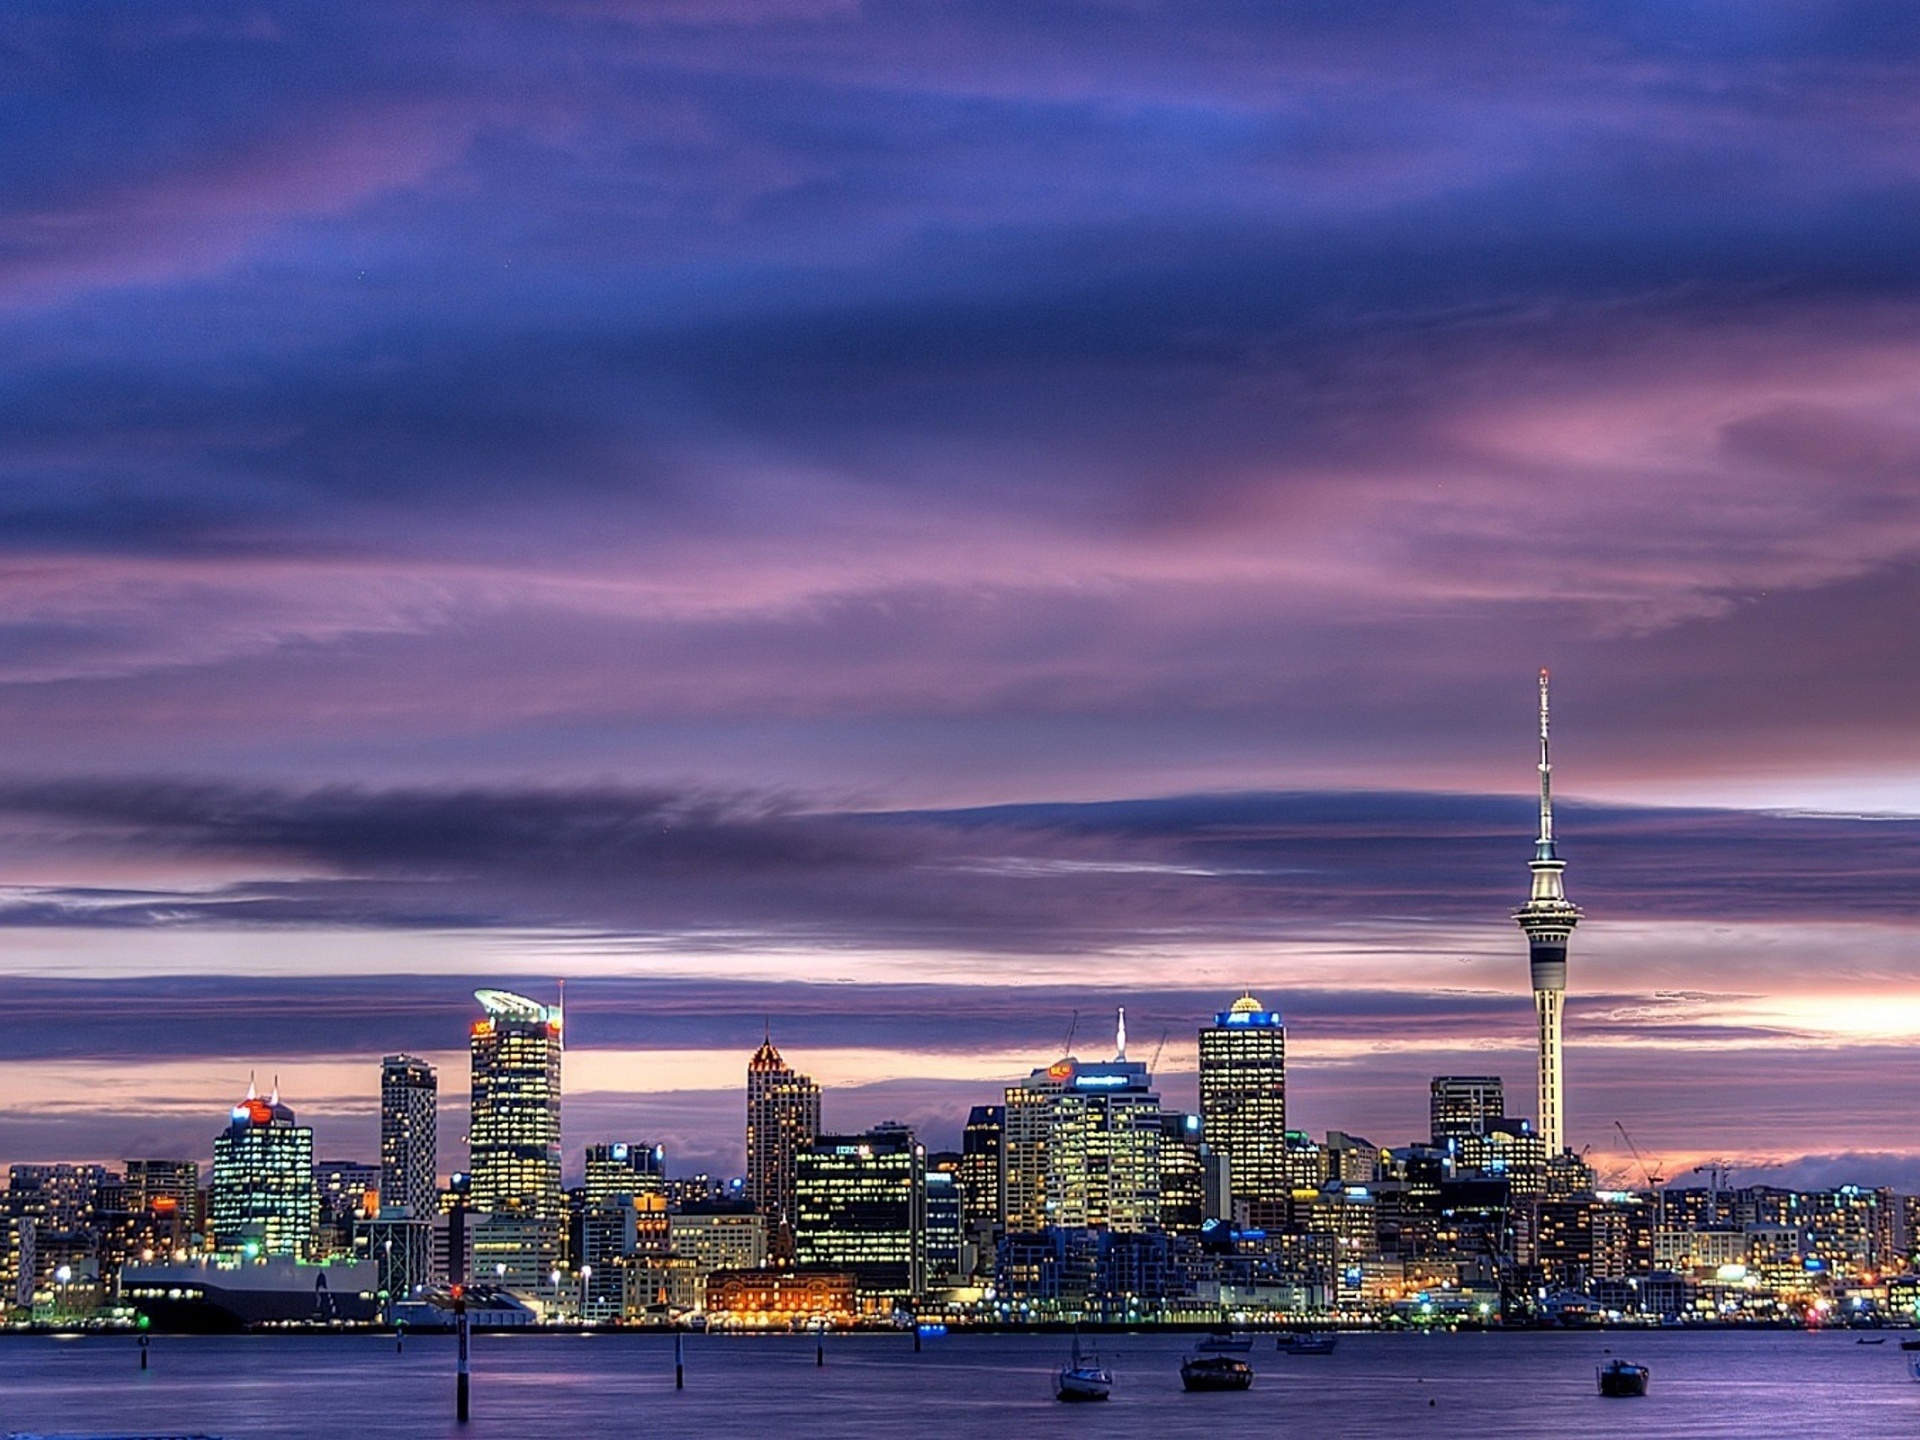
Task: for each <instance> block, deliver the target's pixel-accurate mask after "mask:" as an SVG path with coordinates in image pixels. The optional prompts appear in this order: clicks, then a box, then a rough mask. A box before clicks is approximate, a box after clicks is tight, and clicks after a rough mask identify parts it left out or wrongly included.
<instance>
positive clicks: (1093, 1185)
mask: <svg viewBox="0 0 1920 1440" xmlns="http://www.w3.org/2000/svg"><path fill="white" fill-rule="evenodd" d="M1005 1115H1006V1118H1005V1127H1006V1128H1005V1138H1004V1141H1003V1144H1004V1147H1005V1153H1006V1168H1005V1174H1006V1207H1007V1222H1006V1223H1007V1230H1008V1232H1009V1233H1012V1232H1015V1231H1037V1230H1042V1229H1047V1228H1050V1227H1051V1228H1064V1229H1075V1230H1081V1229H1086V1230H1118V1231H1142V1230H1152V1229H1158V1228H1159V1226H1160V1222H1161V1209H1160V1206H1161V1196H1160V1134H1161V1111H1160V1097H1159V1096H1158V1095H1156V1094H1154V1093H1153V1084H1152V1077H1151V1076H1149V1075H1148V1073H1147V1067H1146V1066H1145V1065H1142V1064H1140V1063H1138V1062H1136V1061H1129V1060H1125V1059H1119V1058H1116V1059H1114V1060H1109V1061H1080V1060H1076V1059H1074V1058H1072V1057H1071V1056H1069V1057H1068V1058H1067V1059H1064V1060H1058V1061H1055V1062H1054V1063H1053V1064H1052V1065H1049V1066H1047V1067H1045V1068H1044V1069H1040V1070H1035V1071H1034V1072H1033V1073H1032V1074H1031V1075H1029V1076H1028V1077H1027V1079H1026V1080H1025V1081H1024V1082H1022V1083H1021V1084H1019V1085H1014V1086H1010V1087H1008V1089H1007V1092H1006V1109H1005Z"/></svg>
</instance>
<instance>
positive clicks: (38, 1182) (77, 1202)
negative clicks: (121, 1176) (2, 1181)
mask: <svg viewBox="0 0 1920 1440" xmlns="http://www.w3.org/2000/svg"><path fill="white" fill-rule="evenodd" d="M106 1183H107V1167H106V1166H104V1165H71V1164H68V1163H66V1162H65V1161H61V1162H58V1163H55V1164H50V1165H10V1166H8V1167H7V1193H6V1197H5V1206H6V1212H7V1213H8V1214H9V1215H18V1216H21V1217H24V1218H26V1219H29V1220H32V1221H33V1223H34V1226H35V1228H36V1229H37V1230H38V1231H39V1233H40V1236H41V1239H42V1240H44V1239H45V1238H46V1236H47V1235H48V1234H49V1233H53V1234H60V1235H76V1234H79V1233H81V1232H83V1231H86V1230H88V1229H90V1228H91V1227H92V1225H93V1222H94V1210H95V1208H96V1206H97V1205H98V1203H99V1199H100V1191H101V1189H102V1187H104V1186H105V1185H106Z"/></svg>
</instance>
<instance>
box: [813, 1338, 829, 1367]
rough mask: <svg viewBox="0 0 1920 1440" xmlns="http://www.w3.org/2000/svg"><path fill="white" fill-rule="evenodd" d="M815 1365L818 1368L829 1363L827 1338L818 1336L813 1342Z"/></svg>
mask: <svg viewBox="0 0 1920 1440" xmlns="http://www.w3.org/2000/svg"><path fill="white" fill-rule="evenodd" d="M813 1363H814V1366H815V1367H816V1368H818V1367H820V1366H823V1365H825V1364H826V1363H827V1337H826V1336H824V1335H820V1336H816V1337H815V1339H814V1342H813Z"/></svg>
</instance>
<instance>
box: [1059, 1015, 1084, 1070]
mask: <svg viewBox="0 0 1920 1440" xmlns="http://www.w3.org/2000/svg"><path fill="white" fill-rule="evenodd" d="M1079 1028H1080V1012H1079V1011H1078V1010H1076V1011H1074V1012H1073V1019H1071V1020H1069V1021H1068V1022H1067V1041H1066V1044H1064V1045H1062V1046H1061V1047H1060V1054H1061V1055H1062V1056H1063V1057H1064V1058H1065V1059H1068V1060H1071V1059H1072V1058H1073V1032H1074V1031H1076V1030H1078V1029H1079Z"/></svg>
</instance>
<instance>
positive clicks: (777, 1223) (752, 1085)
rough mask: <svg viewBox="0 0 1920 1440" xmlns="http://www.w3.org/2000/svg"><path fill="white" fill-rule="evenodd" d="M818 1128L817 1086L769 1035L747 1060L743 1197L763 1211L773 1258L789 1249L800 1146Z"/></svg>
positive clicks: (808, 1141) (810, 1140)
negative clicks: (745, 1172) (745, 1183)
mask: <svg viewBox="0 0 1920 1440" xmlns="http://www.w3.org/2000/svg"><path fill="white" fill-rule="evenodd" d="M819 1134H820V1087H819V1086H818V1085H816V1084H814V1083H813V1081H812V1080H810V1079H808V1078H807V1077H806V1076H805V1075H802V1074H800V1073H799V1072H798V1071H796V1070H794V1069H793V1068H792V1067H791V1066H789V1065H788V1064H787V1062H786V1061H784V1060H782V1059H781V1058H780V1052H779V1051H778V1050H776V1049H775V1048H774V1045H773V1037H772V1036H771V1035H768V1036H767V1037H766V1038H765V1039H764V1040H762V1041H761V1044H760V1048H759V1049H758V1050H756V1051H754V1052H753V1059H752V1060H750V1061H749V1062H748V1063H747V1199H748V1200H749V1201H750V1202H751V1203H752V1204H753V1206H754V1208H755V1209H757V1210H758V1211H759V1212H760V1213H761V1214H763V1215H765V1216H766V1217H767V1222H768V1228H769V1231H770V1235H771V1243H772V1245H773V1253H774V1257H775V1258H776V1259H786V1258H788V1257H789V1256H790V1255H792V1253H793V1217H794V1184H795V1176H796V1174H797V1167H798V1164H799V1156H800V1152H801V1151H802V1150H804V1149H806V1147H807V1146H809V1145H811V1144H812V1143H813V1142H814V1139H815V1137H817V1136H818V1135H819Z"/></svg>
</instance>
